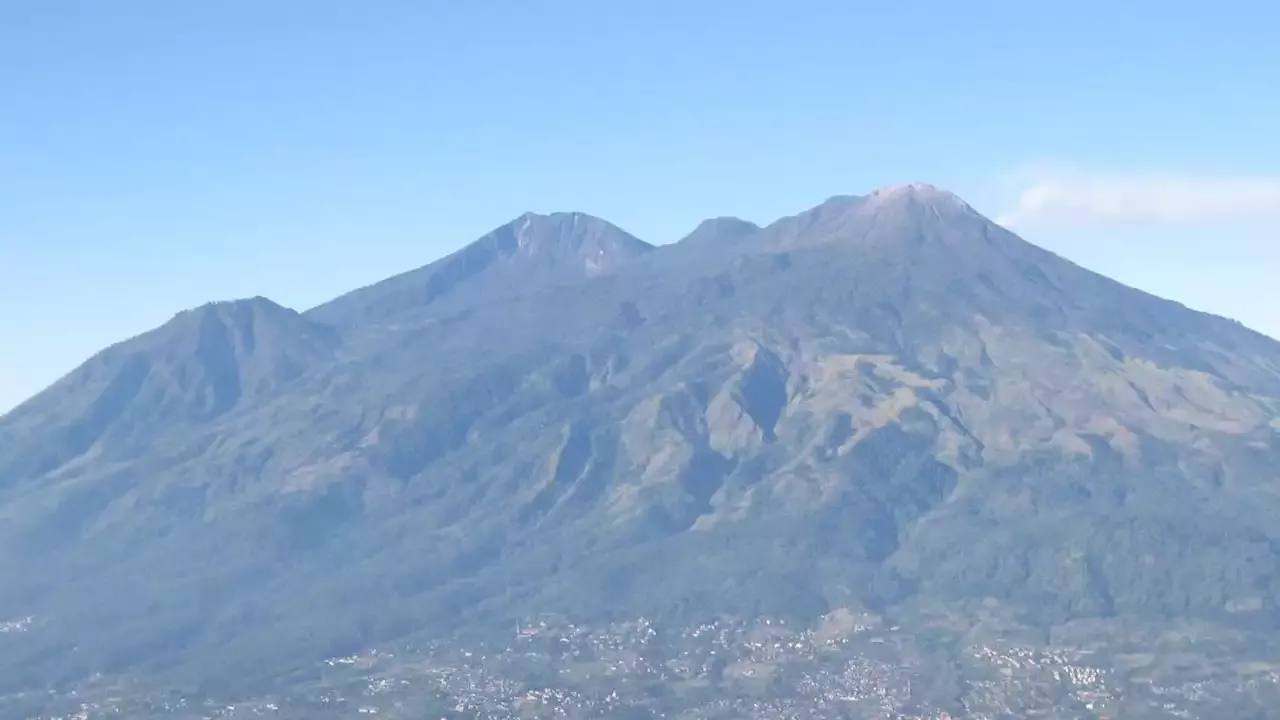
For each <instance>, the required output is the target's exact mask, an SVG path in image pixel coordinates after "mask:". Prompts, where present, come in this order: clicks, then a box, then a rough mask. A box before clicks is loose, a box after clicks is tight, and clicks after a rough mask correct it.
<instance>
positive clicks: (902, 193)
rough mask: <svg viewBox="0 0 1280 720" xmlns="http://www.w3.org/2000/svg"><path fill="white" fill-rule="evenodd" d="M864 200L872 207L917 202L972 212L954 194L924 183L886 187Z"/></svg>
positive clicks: (875, 191)
mask: <svg viewBox="0 0 1280 720" xmlns="http://www.w3.org/2000/svg"><path fill="white" fill-rule="evenodd" d="M866 200H867V202H868V203H869V204H871V205H872V206H873V207H875V206H879V205H883V204H886V203H901V202H917V203H920V204H922V205H926V206H931V207H939V206H946V207H953V208H959V209H964V210H972V208H971V207H970V206H969V203H966V202H965V201H964V200H961V199H960V197H959V196H958V195H956V194H955V193H953V192H951V191H949V190H944V189H942V188H940V187H938V186H936V185H931V184H929V183H926V182H908V183H898V184H895V185H886V186H884V187H881V188H877V189H876V190H873V191H871V193H870V194H869V195H867V196H866Z"/></svg>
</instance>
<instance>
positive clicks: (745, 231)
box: [680, 216, 760, 245]
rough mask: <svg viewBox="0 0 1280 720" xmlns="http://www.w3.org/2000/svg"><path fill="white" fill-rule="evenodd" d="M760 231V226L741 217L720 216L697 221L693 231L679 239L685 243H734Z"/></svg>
mask: <svg viewBox="0 0 1280 720" xmlns="http://www.w3.org/2000/svg"><path fill="white" fill-rule="evenodd" d="M758 232H760V226H759V225H756V224H755V223H753V222H751V221H749V220H743V219H742V218H737V217H730V216H721V217H714V218H707V219H706V220H703V221H702V222H700V223H698V226H697V227H696V228H694V229H693V232H691V233H689V234H688V235H686V236H684V238H683V239H681V240H680V242H681V243H685V244H691V245H692V244H699V243H717V244H722V243H736V242H738V241H740V240H743V239H746V238H748V237H751V236H752V235H755V234H756V233H758Z"/></svg>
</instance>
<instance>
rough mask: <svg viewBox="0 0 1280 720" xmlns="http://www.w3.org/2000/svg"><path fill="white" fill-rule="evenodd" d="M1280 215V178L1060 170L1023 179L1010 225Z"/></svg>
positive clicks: (1007, 216)
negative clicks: (1024, 181)
mask: <svg viewBox="0 0 1280 720" xmlns="http://www.w3.org/2000/svg"><path fill="white" fill-rule="evenodd" d="M1264 218H1277V219H1280V177H1213V176H1200V177H1197V176H1189V175H1176V174H1160V173H1089V172H1071V171H1063V170H1059V171H1058V172H1056V173H1051V174H1048V175H1042V176H1040V177H1038V178H1035V179H1033V180H1031V181H1029V182H1028V183H1025V184H1024V187H1023V189H1022V191H1021V193H1020V194H1019V195H1018V199H1017V201H1016V202H1015V203H1014V205H1013V207H1011V208H1009V209H1008V210H1006V211H1005V212H1004V213H1002V214H1001V215H1000V216H999V217H998V218H997V222H999V223H1000V224H1001V225H1004V226H1005V227H1009V228H1016V229H1023V228H1032V227H1036V228H1064V227H1069V228H1100V227H1116V226H1127V225H1150V224H1161V225H1190V224H1196V223H1204V222H1222V221H1235V220H1253V219H1264Z"/></svg>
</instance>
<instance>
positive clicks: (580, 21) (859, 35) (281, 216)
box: [0, 0, 1280, 412]
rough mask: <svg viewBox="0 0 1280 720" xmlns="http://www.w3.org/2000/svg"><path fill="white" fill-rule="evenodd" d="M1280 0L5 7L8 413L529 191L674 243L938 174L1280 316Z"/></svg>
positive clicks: (471, 0)
mask: <svg viewBox="0 0 1280 720" xmlns="http://www.w3.org/2000/svg"><path fill="white" fill-rule="evenodd" d="M1278 25H1280V6H1278V5H1275V4H1274V3H1265V2H1261V1H1258V2H1233V1H1232V0H1223V1H1220V2H1215V3H1194V4H1193V3H1179V2H1167V1H1162V2H1154V1H1152V0H1129V1H1127V2H1114V1H1110V2H1097V1H1095V0H1083V1H1081V2H1073V3H1027V2H1025V0H1019V1H1018V2H988V1H984V0H974V1H973V2H965V3H956V2H942V1H941V0H938V1H937V2H913V1H912V0H897V1H895V2H882V3H862V2H848V1H847V0H828V1H822V2H819V1H817V0H788V1H787V2H785V3H784V2H778V1H777V0H773V1H771V2H763V1H760V0H737V1H735V2H728V1H725V0H699V1H698V2H690V1H689V0H679V1H676V0H610V1H609V2H599V1H597V0H540V1H539V2H529V1H528V0H502V1H500V0H468V1H467V2H465V3H463V2H452V1H445V0H379V1H378V2H352V1H351V0H342V1H339V0H272V1H271V2H263V1H262V0H219V2H204V3H198V2H173V1H172V0H115V1H113V2H101V0H0V412H3V411H4V409H6V408H9V407H12V406H14V405H16V404H17V403H18V402H20V401H21V400H23V399H25V398H26V397H28V396H30V395H32V394H34V393H36V392H38V391H39V390H40V389H42V388H43V387H44V386H46V385H47V384H49V383H50V382H52V381H54V380H55V379H57V378H58V377H59V376H61V375H63V374H65V373H66V372H68V371H70V370H71V369H72V368H74V367H75V366H76V365H78V364H79V363H81V362H82V361H83V360H85V359H87V358H88V357H89V356H91V355H92V354H93V353H95V352H96V351H98V350H100V349H101V348H103V347H105V346H107V345H109V344H111V343H114V342H116V341H119V340H122V339H125V338H127V337H130V336H132V335H135V334H138V333H140V332H143V331H145V330H148V329H150V328H152V327H154V326H157V325H160V324H162V323H163V322H165V321H166V320H168V319H169V318H170V317H171V316H172V315H173V314H174V313H176V312H177V311H179V310H182V309H184V308H188V307H194V306H197V305H200V304H202V303H204V302H207V301H210V300H222V299H233V298H239V297H250V296H255V295H264V296H267V297H270V298H272V299H273V300H275V301H277V302H280V303H282V304H284V305H288V306H290V307H294V308H297V309H300V310H301V309H305V308H308V307H311V306H314V305H316V304H319V303H320V302H322V301H324V300H327V299H329V298H332V297H334V296H336V295H339V294H341V293H343V292H345V291H347V290H350V289H353V288H356V287H359V286H363V285H366V284H369V283H372V282H374V281H377V280H379V279H381V278H384V277H387V276H389V275H392V274H395V273H398V272H402V271H405V270H408V269H410V268H413V267H417V266H420V265H422V264H425V263H427V262H429V261H431V260H434V259H436V258H438V257H440V256H442V255H444V254H447V253H448V252H450V251H452V250H455V249H457V248H458V247H460V246H462V245H464V244H465V243H467V242H469V241H471V240H473V239H475V238H477V237H479V236H480V235H482V234H484V233H485V232H487V231H488V230H490V229H492V228H494V227H497V226H498V225H501V224H503V223H505V222H506V221H508V220H510V219H511V218H514V217H516V216H518V215H520V214H521V213H523V212H525V211H530V210H532V211H536V212H552V211H560V210H563V211H569V210H573V211H581V212H588V213H591V214H594V215H598V216H601V217H604V218H606V219H608V220H610V221H612V222H614V223H615V224H618V225H620V226H621V227H623V228H624V229H626V230H629V231H630V232H632V233H634V234H636V235H638V236H639V237H641V238H643V239H645V240H648V241H650V242H654V243H665V242H671V241H674V240H676V239H678V238H679V237H681V236H682V235H684V234H685V233H686V232H688V231H689V230H691V229H692V228H693V227H694V226H695V225H696V224H697V222H698V221H699V220H701V219H703V218H705V217H710V216H719V215H737V216H740V217H744V218H747V219H750V220H754V221H757V222H762V223H763V222H768V221H770V220H773V219H775V218H777V217H779V216H783V215H788V214H792V213H795V212H798V211H801V210H803V209H805V208H807V207H809V206H812V205H815V204H817V203H818V202H821V201H822V200H824V199H825V198H827V197H829V196H831V195H836V194H861V193H865V192H869V191H871V190H873V189H875V188H877V187H880V186H884V185H890V184H896V183H899V182H906V181H925V182H930V183H933V184H935V185H939V186H942V187H944V188H947V189H949V190H952V191H954V192H956V193H957V194H959V195H960V196H961V197H962V198H964V199H965V200H967V201H968V202H969V203H970V204H971V205H973V206H974V207H976V208H977V209H978V210H980V211H982V212H983V213H985V214H987V215H989V216H990V217H992V218H993V219H999V221H1000V222H1002V223H1004V224H1006V225H1008V226H1009V227H1011V228H1013V229H1014V230H1016V231H1017V232H1018V233H1019V234H1021V235H1022V236H1023V237H1025V238H1026V239H1028V240H1030V241H1032V242H1035V243H1037V244H1039V245H1042V246H1044V247H1047V248H1049V249H1051V250H1053V251H1055V252H1058V253H1060V254H1062V255H1064V256H1066V257H1068V258H1070V259H1071V260H1074V261H1076V262H1078V263H1080V264H1082V265H1085V266H1086V267H1089V268H1091V269H1094V270H1097V271H1099V272H1102V273H1104V274H1107V275H1110V276H1112V277H1115V278H1116V279H1118V280H1121V281H1122V282H1125V283H1128V284H1130V285H1134V286H1136V287H1139V288H1141V289H1143V290H1146V291H1149V292H1153V293H1155V294H1158V295H1162V296H1164V297H1169V298H1172V299H1175V300H1178V301H1179V302H1183V303H1185V304H1187V305H1189V306H1192V307H1195V308H1197V309H1201V310H1206V311H1209V312H1214V313H1218V314H1221V315H1226V316H1229V317H1232V318H1235V319H1238V320H1240V321H1242V322H1244V323H1245V324H1247V325H1249V326H1251V327H1254V328H1255V329H1257V330H1259V331H1262V332H1266V333H1268V334H1271V335H1273V336H1278V337H1280V294H1277V293H1276V292H1273V286H1274V285H1275V283H1276V278H1277V277H1280V274H1278V273H1277V269H1278V268H1280V231H1278V230H1277V229H1276V228H1277V227H1280V222H1278V221H1280V138H1278V137H1277V135H1278V134H1280V90H1278V88H1280V50H1277V48H1276V35H1275V33H1276V27H1277V26H1278Z"/></svg>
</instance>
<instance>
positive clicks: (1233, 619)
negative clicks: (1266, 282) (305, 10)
mask: <svg viewBox="0 0 1280 720" xmlns="http://www.w3.org/2000/svg"><path fill="white" fill-rule="evenodd" d="M243 307H248V308H249V309H248V310H239V309H238V308H243ZM245 317H251V318H254V320H253V321H252V322H247V321H245V320H244V318H245ZM206 318H209V319H206ZM268 318H269V319H268ZM206 326H209V327H212V328H213V329H212V330H206V329H204V328H206ZM219 328H221V329H219ZM246 333H247V334H246ZM206 337H209V338H215V337H216V338H218V341H217V342H216V343H215V342H212V340H209V341H205V340H204V339H205V338H206ZM246 337H250V338H256V339H255V340H253V341H248V340H246V339H245V338H246ZM267 338H270V340H268V339H267ZM206 345H213V346H216V347H218V348H221V349H220V350H218V351H217V352H213V351H211V350H204V349H202V348H204V347H206ZM232 377H234V378H235V380H234V381H232V380H230V379H229V378H232ZM116 387H123V388H125V389H124V390H115V389H113V388H116ZM104 398H105V399H104ZM1278 417H1280V343H1277V342H1275V341H1273V340H1271V339H1269V338H1266V337H1264V336H1262V335H1259V334H1257V333H1254V332H1252V331H1250V330H1248V329H1246V328H1244V327H1243V326H1241V325H1239V324H1238V323H1235V322H1232V321H1229V320H1225V319H1222V318H1218V317H1214V316H1211V315H1206V314H1203V313H1198V312H1195V311H1193V310H1189V309H1187V308H1185V307H1183V306H1181V305H1178V304H1176V303H1172V302H1169V301H1166V300H1162V299H1159V298H1156V297H1153V296H1151V295H1147V294H1145V293H1142V292H1140V291H1138V290H1135V289H1133V288H1129V287H1126V286H1124V285H1121V284H1119V283H1116V282H1114V281H1112V280H1109V279H1107V278H1104V277H1102V276H1099V275H1097V274H1095V273H1092V272H1090V271H1088V270H1086V269H1084V268H1081V267H1079V266H1076V265H1074V264H1072V263H1070V262H1068V261H1066V260H1064V259H1062V258H1060V257H1058V256H1056V255H1053V254H1052V253H1049V252H1047V251H1045V250H1042V249H1040V248H1037V247H1035V246H1033V245H1030V244H1028V243H1026V242H1024V241H1023V240H1021V239H1020V238H1018V237H1017V236H1015V235H1013V234H1012V233H1010V232H1009V231H1007V230H1005V229H1003V228H1001V227H999V226H997V225H995V224H994V223H992V222H990V221H989V220H987V219H986V218H984V217H983V216H981V215H980V214H979V213H977V212H976V211H974V210H973V209H972V208H971V207H970V206H969V205H967V204H966V203H965V202H964V201H962V200H960V199H959V198H957V197H956V196H954V195H952V194H951V193H948V192H946V191H943V190H940V189H938V188H935V187H932V186H929V185H924V184H909V185H902V186H894V187H890V188H884V189H882V190H878V191H876V192H873V193H871V194H869V195H864V196H837V197H833V198H831V199H829V200H827V201H826V202H824V203H822V204H820V205H818V206H817V207H814V208H812V209H810V210H807V211H805V212H802V213H799V214H797V215H795V216H791V217H787V218H782V219H780V220H778V221H776V222H774V223H771V224H769V225H768V226H765V227H762V228H754V226H750V225H748V224H746V223H744V222H742V221H736V220H717V221H713V222H711V223H710V224H705V223H704V225H703V226H702V227H700V228H699V231H695V233H694V234H693V235H692V236H690V238H687V239H686V240H684V241H681V242H678V243H674V244H672V245H668V246H663V247H659V248H653V247H651V246H648V245H646V244H644V243H642V242H641V241H639V240H636V239H635V238H633V237H631V236H630V235H627V234H626V233H624V232H622V231H621V230H618V229H617V228H615V227H614V226H612V225H609V224H607V223H605V222H604V221H601V220H596V219H594V218H590V217H588V216H585V215H580V214H557V215H551V216H533V215H527V216H523V217H521V218H518V219H517V220H515V221H513V222H512V223H509V224H507V225H504V226H503V227H501V228H499V229H497V230H495V231H494V232H492V233H490V234H489V235H487V236H485V237H484V238H481V239H480V240H479V241H477V242H475V243H473V244H472V245H469V246H467V247H466V248H464V249H462V250H460V251H459V252H457V253H455V254H453V255H450V256H448V257H446V258H443V259H441V260H439V261H437V262H435V263H432V264H430V265H428V266H426V267H424V268H421V269H419V270H415V271H412V272H410V273H407V274H405V275H401V276H398V277H396V278H392V279H390V280H387V281H385V282H383V283H379V284H377V285H374V286H371V287H369V288H365V289H363V290H357V291H355V292H353V293H351V294H349V295H346V296H343V297H341V298H338V299H336V300H334V301H332V302H330V303H328V304H326V305H323V306H321V307H319V308H316V309H314V310H311V311H308V312H306V313H303V314H301V315H299V314H296V313H292V312H291V311H287V310H284V309H283V308H278V307H277V306H273V305H270V304H268V303H266V302H265V301H253V302H251V303H250V304H249V305H248V306H245V305H244V304H233V305H230V306H210V307H207V308H204V309H202V310H198V311H194V312H193V313H192V314H188V315H184V316H180V317H179V318H176V319H175V320H174V321H173V322H171V323H170V324H169V325H166V326H165V327H163V328H161V329H159V330H157V331H155V332H153V333H151V334H149V335H146V336H143V337H142V338H139V339H136V340H133V341H130V342H128V343H125V344H123V345H121V346H117V347H116V348H113V349H111V350H108V351H106V352H104V354H103V355H101V356H99V357H98V358H95V359H94V360H91V361H90V362H89V363H88V364H87V365H86V366H85V367H83V368H81V369H79V370H77V371H76V372H75V373H73V374H72V375H71V376H69V377H68V378H67V379H65V380H63V381H61V382H59V383H58V384H57V385H55V386H54V387H52V388H50V389H49V390H47V391H46V392H45V393H42V394H41V395H39V396H37V397H36V398H35V399H33V400H32V401H30V402H28V403H27V404H25V405H23V406H22V407H21V408H19V409H18V410H17V411H15V412H14V413H13V414H11V415H10V416H8V417H6V418H4V419H3V421H0V574H2V575H0V576H2V577H4V578H5V582H4V583H3V587H2V589H0V617H4V616H12V617H25V616H34V617H35V618H37V620H36V622H35V624H34V625H33V629H32V630H31V631H30V632H27V633H23V634H21V635H16V636H12V637H11V638H6V640H5V643H6V653H5V655H4V658H5V659H4V661H3V662H4V663H6V665H5V666H4V667H3V671H2V672H0V678H4V680H3V683H5V684H7V685H9V686H13V687H30V686H41V687H43V686H45V685H48V684H49V683H51V682H58V681H60V680H63V679H69V678H74V677H79V676H83V675H86V674H90V673H107V674H110V673H121V672H145V673H153V674H157V675H167V676H172V677H177V678H182V679H184V680H186V681H200V682H206V683H212V682H221V683H226V684H229V685H231V686H236V685H237V684H243V683H247V682H249V681H250V680H251V679H253V678H262V677H268V676H270V675H271V674H272V673H279V672H284V671H286V670H289V669H291V668H292V667H294V666H295V665H297V664H303V663H305V662H306V661H309V660H311V659H314V658H318V657H326V656H331V655H335V654H340V653H345V652H350V651H353V650H355V649H359V648H361V647H367V646H369V645H372V644H375V643H379V642H384V641H389V640H393V639H397V638H406V637H418V638H424V639H429V638H433V637H440V636H444V635H451V634H457V633H463V634H483V633H484V632H487V631H489V630H491V629H493V628H504V627H509V624H508V623H509V621H510V620H512V619H514V618H515V617H518V616H521V615H526V614H529V613H532V612H544V611H545V612H560V613H564V614H566V615H567V616H569V617H575V618H583V619H600V618H614V617H634V616H636V615H646V616H649V617H665V618H674V619H680V620H690V621H696V620H698V619H700V618H706V617H710V616H713V615H717V614H731V615H738V616H746V617H749V616H755V615H760V614H770V615H784V616H790V617H797V618H812V617H814V616H818V615H821V614H824V613H827V612H829V611H830V610H832V609H834V608H869V609H874V610H876V611H882V612H890V613H893V612H900V613H906V612H914V611H920V609H921V608H946V609H947V612H951V613H955V614H956V616H957V617H959V616H962V615H963V614H964V613H968V612H972V611H973V609H974V608H975V607H988V606H990V605H992V604H995V605H997V606H1001V607H1004V608H1006V609H1008V610H1009V611H1010V612H1013V613H1016V614H1018V615H1019V617H1022V618H1024V619H1025V620H1026V621H1027V622H1029V623H1032V624H1034V625H1036V626H1038V627H1041V628H1044V629H1045V632H1050V631H1051V629H1052V628H1054V627H1055V626H1057V625H1058V624H1060V623H1063V622H1067V621H1071V620H1075V619H1081V618H1104V619H1105V618H1120V617H1134V618H1145V619H1148V620H1151V621H1157V622H1165V621H1167V620H1169V619H1172V618H1190V619H1195V620H1197V621H1203V622H1210V623H1218V624H1221V625H1223V626H1224V627H1228V626H1229V627H1240V628H1246V629H1251V630H1252V631H1260V632H1272V631H1274V630H1275V629H1276V628H1278V627H1280V552H1278V548H1280V546H1278V545H1277V542H1278V541H1280V531H1277V530H1276V527H1275V523H1274V522H1273V521H1272V519H1273V518H1274V517H1275V516H1276V514H1277V512H1280V494H1278V493H1277V492H1276V487H1277V482H1278V481H1280V478H1278V477H1277V471H1276V468H1277V467H1280V420H1277V418H1278ZM73 647H74V650H72V648H73Z"/></svg>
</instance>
